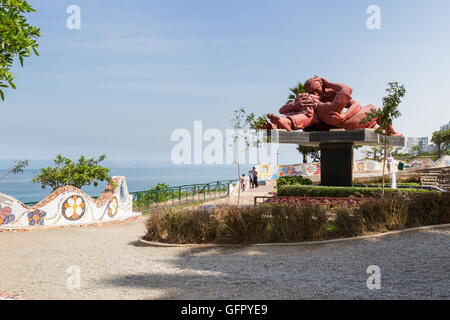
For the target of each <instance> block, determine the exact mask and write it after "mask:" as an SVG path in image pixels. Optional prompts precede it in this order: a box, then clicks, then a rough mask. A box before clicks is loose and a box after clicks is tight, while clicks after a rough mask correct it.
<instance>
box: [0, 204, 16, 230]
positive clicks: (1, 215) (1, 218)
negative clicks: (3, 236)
mask: <svg viewBox="0 0 450 320" xmlns="http://www.w3.org/2000/svg"><path fill="white" fill-rule="evenodd" d="M11 212H12V209H11V207H8V206H4V207H2V205H0V225H2V224H9V223H11V222H13V221H14V220H15V219H16V217H15V216H14V215H13V214H11Z"/></svg>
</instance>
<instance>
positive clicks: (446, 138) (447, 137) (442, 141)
mask: <svg viewBox="0 0 450 320" xmlns="http://www.w3.org/2000/svg"><path fill="white" fill-rule="evenodd" d="M431 142H433V143H434V144H435V145H436V146H437V148H438V156H439V157H441V155H442V147H444V148H445V149H447V148H448V145H449V144H450V129H447V130H439V131H435V132H433V136H432V137H431Z"/></svg>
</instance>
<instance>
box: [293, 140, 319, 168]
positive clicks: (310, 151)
mask: <svg viewBox="0 0 450 320" xmlns="http://www.w3.org/2000/svg"><path fill="white" fill-rule="evenodd" d="M297 151H298V152H300V153H301V154H302V155H303V163H308V156H310V157H311V158H312V159H313V162H320V148H319V147H309V146H302V145H300V144H299V145H298V146H297Z"/></svg>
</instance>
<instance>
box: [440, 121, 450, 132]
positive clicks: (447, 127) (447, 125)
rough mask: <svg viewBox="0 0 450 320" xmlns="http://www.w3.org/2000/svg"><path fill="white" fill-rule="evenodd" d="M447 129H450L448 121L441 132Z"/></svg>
mask: <svg viewBox="0 0 450 320" xmlns="http://www.w3.org/2000/svg"><path fill="white" fill-rule="evenodd" d="M448 129H450V121H449V122H448V123H447V124H444V125H443V126H442V127H441V130H448Z"/></svg>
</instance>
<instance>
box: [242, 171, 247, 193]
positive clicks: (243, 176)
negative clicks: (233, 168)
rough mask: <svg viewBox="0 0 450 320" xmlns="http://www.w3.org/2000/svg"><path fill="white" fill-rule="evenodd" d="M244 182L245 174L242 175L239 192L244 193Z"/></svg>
mask: <svg viewBox="0 0 450 320" xmlns="http://www.w3.org/2000/svg"><path fill="white" fill-rule="evenodd" d="M246 182H247V180H246V178H245V174H242V178H241V190H242V191H245V189H247V186H246Z"/></svg>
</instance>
